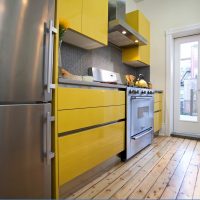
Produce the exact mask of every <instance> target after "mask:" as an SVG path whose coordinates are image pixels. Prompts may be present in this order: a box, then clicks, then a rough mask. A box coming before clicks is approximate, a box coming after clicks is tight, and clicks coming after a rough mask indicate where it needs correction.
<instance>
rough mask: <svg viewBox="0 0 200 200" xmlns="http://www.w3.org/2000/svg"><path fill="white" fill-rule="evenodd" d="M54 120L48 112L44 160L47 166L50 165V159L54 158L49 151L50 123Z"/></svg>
mask: <svg viewBox="0 0 200 200" xmlns="http://www.w3.org/2000/svg"><path fill="white" fill-rule="evenodd" d="M54 120H55V118H54V117H52V116H51V113H50V112H47V133H46V159H47V165H50V164H51V159H52V158H54V157H55V154H54V153H53V152H52V151H51V122H52V121H54Z"/></svg>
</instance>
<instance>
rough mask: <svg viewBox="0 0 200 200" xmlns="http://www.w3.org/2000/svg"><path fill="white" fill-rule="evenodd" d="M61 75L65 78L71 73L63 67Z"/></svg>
mask: <svg viewBox="0 0 200 200" xmlns="http://www.w3.org/2000/svg"><path fill="white" fill-rule="evenodd" d="M60 71H61V75H62V77H64V78H67V77H69V76H71V75H72V74H71V73H69V72H68V71H67V70H66V69H64V68H61V70H60Z"/></svg>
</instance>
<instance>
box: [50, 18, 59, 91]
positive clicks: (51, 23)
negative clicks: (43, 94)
mask: <svg viewBox="0 0 200 200" xmlns="http://www.w3.org/2000/svg"><path fill="white" fill-rule="evenodd" d="M56 33H58V30H57V29H56V28H55V27H54V22H53V20H50V22H49V52H48V76H47V92H48V93H51V89H55V84H52V76H53V48H54V41H53V38H54V37H53V35H54V34H56Z"/></svg>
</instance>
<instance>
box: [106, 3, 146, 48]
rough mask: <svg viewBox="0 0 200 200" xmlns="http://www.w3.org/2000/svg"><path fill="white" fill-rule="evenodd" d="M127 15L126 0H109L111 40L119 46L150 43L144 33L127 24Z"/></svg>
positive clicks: (109, 38) (109, 36)
mask: <svg viewBox="0 0 200 200" xmlns="http://www.w3.org/2000/svg"><path fill="white" fill-rule="evenodd" d="M125 15H126V0H109V35H108V40H109V42H110V43H112V44H114V45H116V46H118V47H127V46H138V45H146V44H148V41H147V40H146V39H145V38H144V37H143V36H142V35H140V34H139V33H138V32H137V31H136V30H134V29H133V28H132V27H131V26H130V25H128V24H127V22H126V19H125Z"/></svg>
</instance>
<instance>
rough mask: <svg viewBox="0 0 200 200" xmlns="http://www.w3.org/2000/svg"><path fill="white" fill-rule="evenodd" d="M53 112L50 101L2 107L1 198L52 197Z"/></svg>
mask: <svg viewBox="0 0 200 200" xmlns="http://www.w3.org/2000/svg"><path fill="white" fill-rule="evenodd" d="M6 1H7V0H6ZM50 114H51V104H35V105H29V104H28V105H5V106H0V199H4V198H9V199H14V198H17V199H22V198H25V199H27V198H32V199H35V198H48V199H49V198H51V158H52V155H53V154H52V153H51V152H50V149H51V122H50V120H49V116H50Z"/></svg>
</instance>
